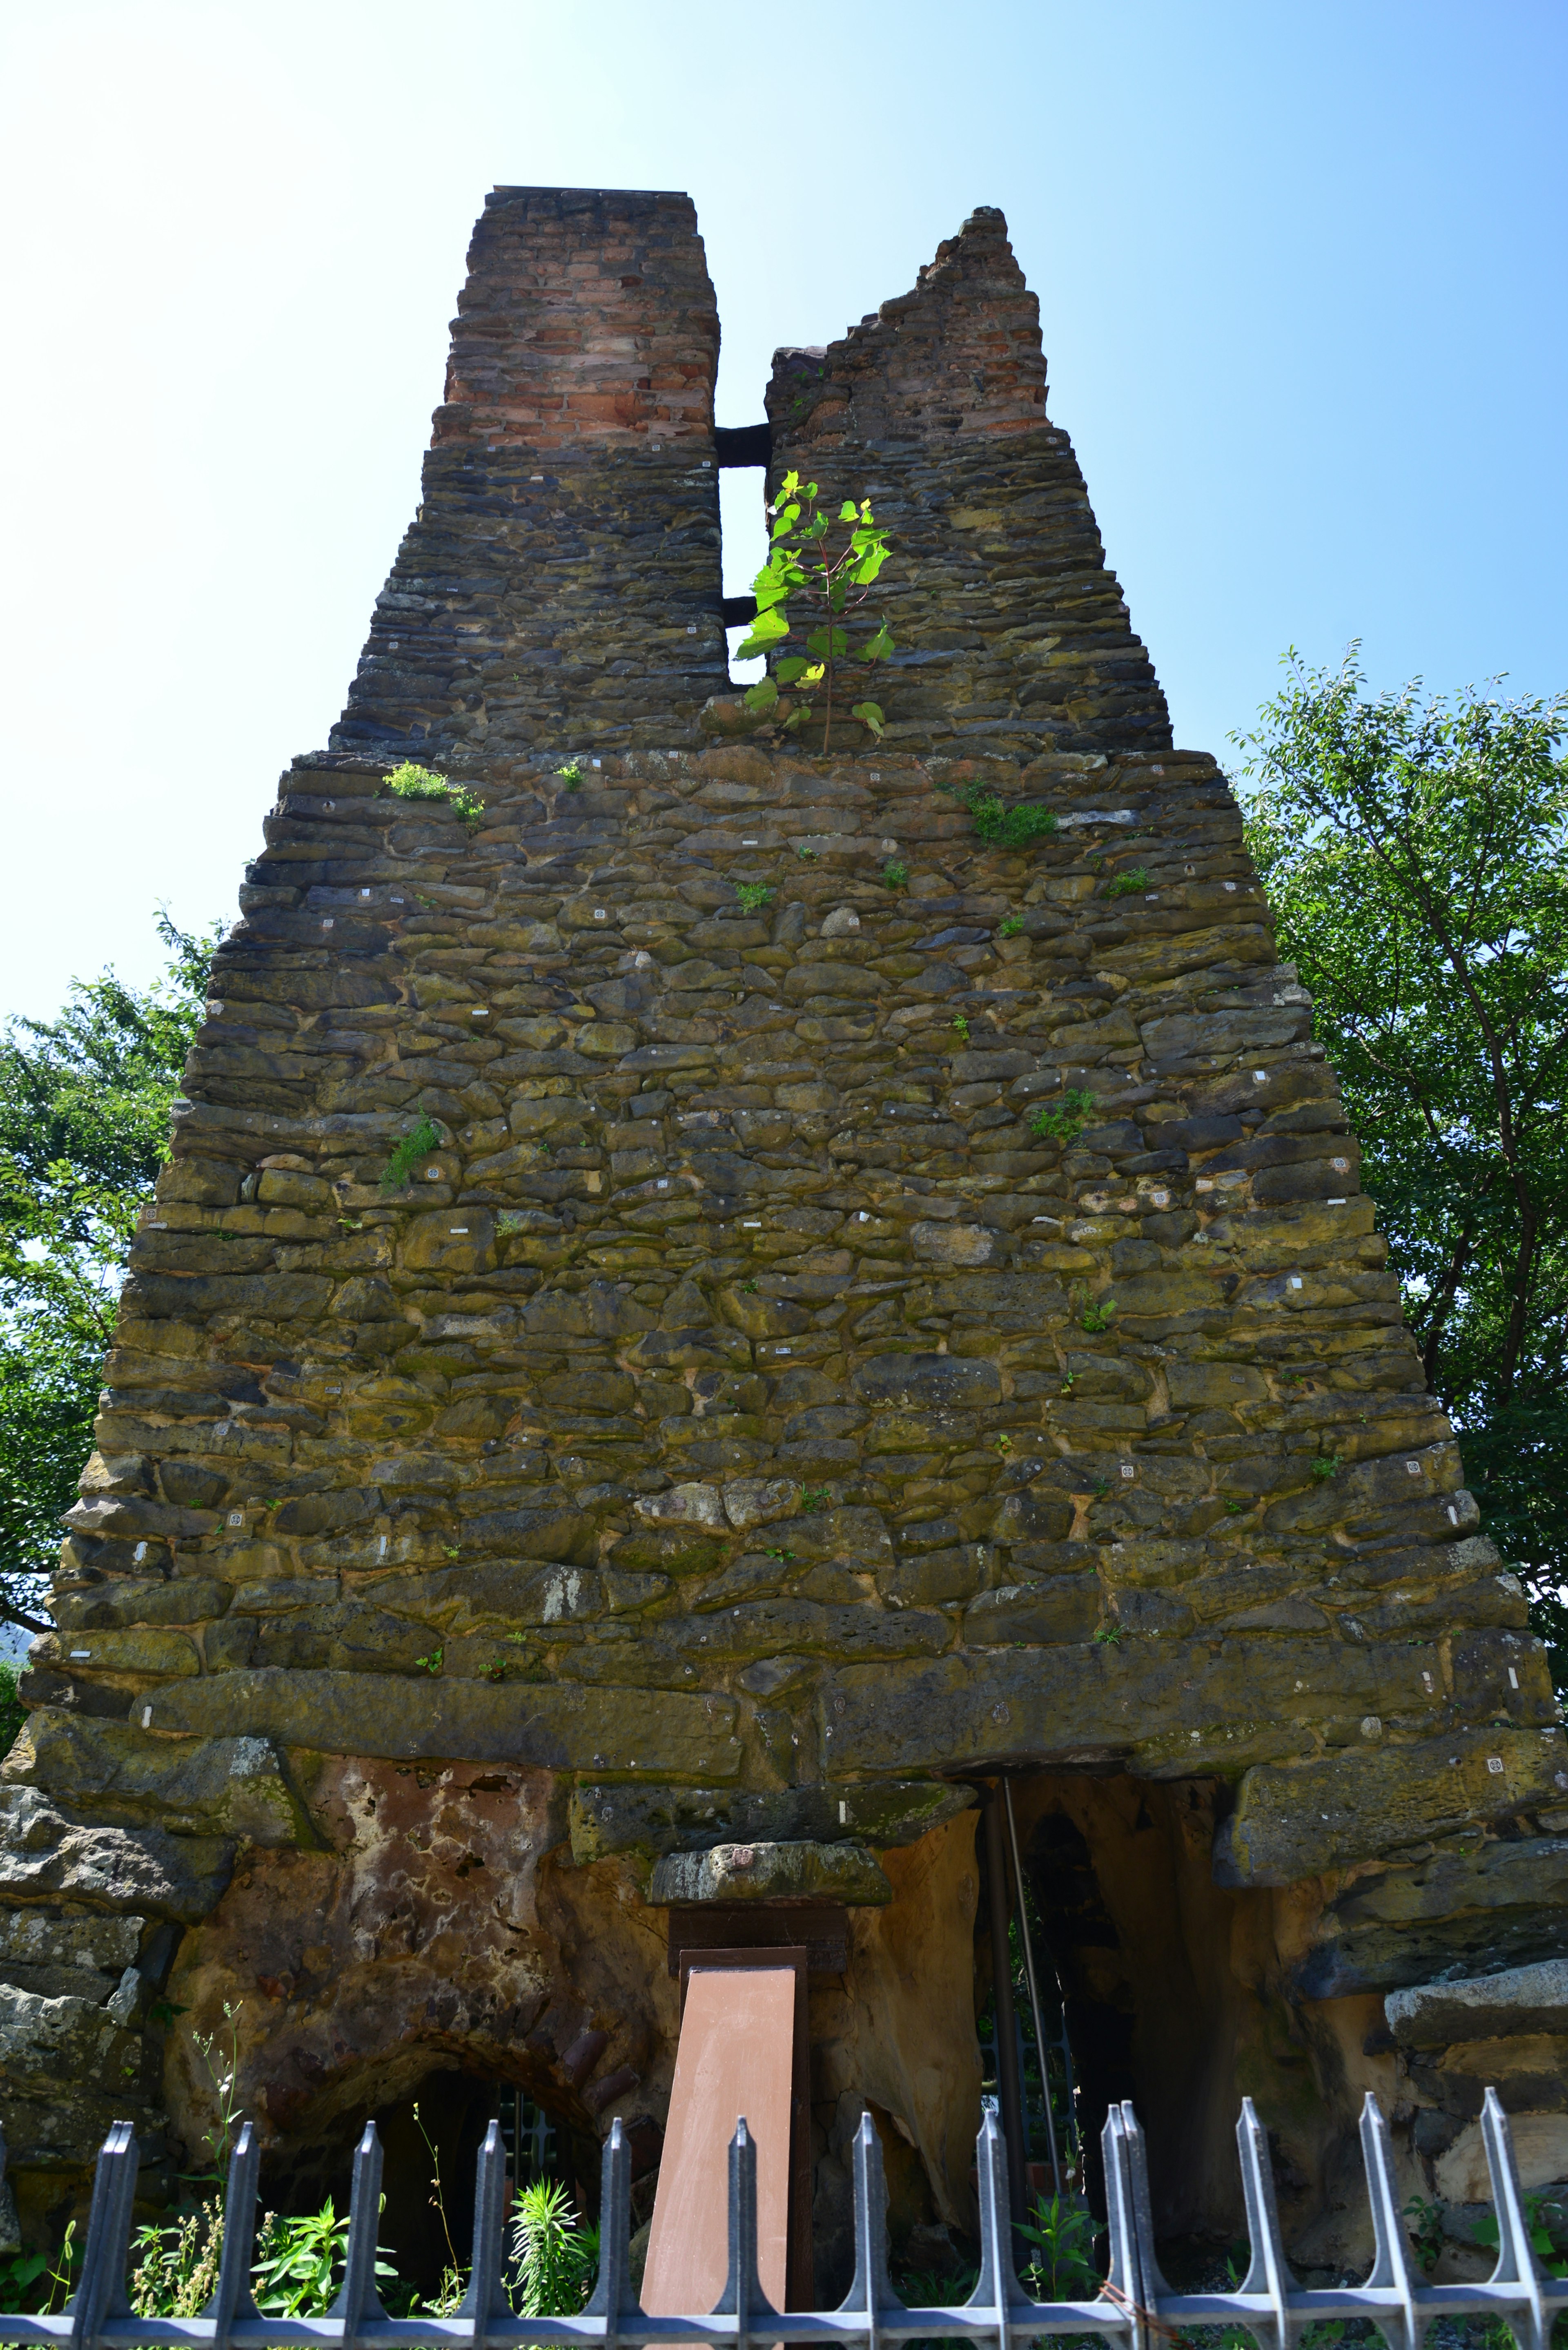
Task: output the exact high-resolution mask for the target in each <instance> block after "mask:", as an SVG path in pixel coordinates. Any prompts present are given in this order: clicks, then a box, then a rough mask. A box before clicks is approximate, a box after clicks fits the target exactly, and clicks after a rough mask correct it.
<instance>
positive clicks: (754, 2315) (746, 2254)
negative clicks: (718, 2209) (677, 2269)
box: [712, 2116, 779, 2350]
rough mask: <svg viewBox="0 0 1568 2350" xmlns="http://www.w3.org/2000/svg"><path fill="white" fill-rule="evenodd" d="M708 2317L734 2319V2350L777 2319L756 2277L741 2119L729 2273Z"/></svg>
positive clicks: (750, 2174) (751, 2187) (747, 2142)
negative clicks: (718, 2300)
mask: <svg viewBox="0 0 1568 2350" xmlns="http://www.w3.org/2000/svg"><path fill="white" fill-rule="evenodd" d="M712 2314H713V2315H714V2316H715V2317H732V2318H733V2319H734V2321H735V2333H734V2345H735V2350H751V2342H752V2335H753V2333H754V2332H755V2330H756V2328H757V2327H758V2325H759V2324H764V2323H765V2322H766V2320H767V2319H769V2318H772V2319H773V2320H774V2324H775V2325H776V2324H777V2321H778V2316H779V2313H778V2311H777V2310H776V2309H775V2308H774V2305H773V2303H772V2302H771V2301H769V2299H768V2297H767V2295H766V2293H764V2292H763V2288H762V2283H761V2281H760V2279H759V2278H758V2275H757V2148H756V2141H755V2139H754V2138H753V2137H752V2134H751V2132H750V2131H749V2130H748V2129H747V2127H746V2125H745V2120H744V2117H743V2116H742V2119H741V2120H739V2121H738V2122H737V2123H736V2124H735V2135H734V2137H732V2139H731V2140H730V2272H729V2275H728V2276H727V2277H726V2278H725V2280H724V2291H723V2293H722V2296H721V2298H720V2302H719V2305H718V2307H717V2308H716V2309H715V2310H714V2311H713V2312H712ZM773 2339H774V2334H773V2333H772V2332H771V2331H770V2332H769V2334H768V2340H769V2342H770V2343H771V2342H772V2341H773Z"/></svg>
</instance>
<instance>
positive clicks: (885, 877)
mask: <svg viewBox="0 0 1568 2350" xmlns="http://www.w3.org/2000/svg"><path fill="white" fill-rule="evenodd" d="M880 878H881V882H882V887H883V889H908V888H909V867H908V866H907V865H906V864H905V862H904V860H903V858H901V857H889V858H888V862H887V864H886V865H884V867H883V868H882V872H881V877H880Z"/></svg>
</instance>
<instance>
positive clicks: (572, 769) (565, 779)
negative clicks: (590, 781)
mask: <svg viewBox="0 0 1568 2350" xmlns="http://www.w3.org/2000/svg"><path fill="white" fill-rule="evenodd" d="M582 780H583V770H582V766H581V764H580V763H579V762H578V761H577V760H576V759H568V760H567V762H566V765H565V766H564V767H557V768H556V781H557V782H558V783H563V784H565V785H566V789H567V790H568V791H569V792H575V791H576V790H577V789H578V788H579V786H580V785H581V783H582Z"/></svg>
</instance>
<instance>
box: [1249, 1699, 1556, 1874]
mask: <svg viewBox="0 0 1568 2350" xmlns="http://www.w3.org/2000/svg"><path fill="white" fill-rule="evenodd" d="M1564 1792H1568V1751H1565V1749H1564V1745H1563V1732H1562V1731H1561V1730H1552V1731H1545V1732H1542V1731H1527V1730H1482V1731H1474V1730H1466V1731H1451V1732H1449V1734H1447V1735H1446V1736H1443V1737H1440V1738H1427V1739H1421V1740H1418V1741H1417V1742H1416V1743H1414V1744H1412V1745H1408V1746H1394V1745H1388V1744H1383V1745H1379V1746H1376V1747H1374V1748H1363V1749H1362V1750H1361V1751H1359V1752H1355V1751H1347V1752H1344V1753H1341V1754H1337V1755H1333V1756H1330V1757H1328V1758H1327V1759H1325V1760H1324V1761H1323V1762H1320V1763H1302V1764H1298V1765H1297V1766H1296V1767H1295V1768H1293V1769H1274V1768H1268V1767H1265V1768H1262V1769H1259V1770H1255V1771H1250V1772H1249V1773H1247V1775H1246V1777H1245V1778H1244V1779H1243V1780H1242V1782H1241V1787H1240V1789H1239V1791H1238V1794H1237V1802H1236V1809H1235V1811H1234V1813H1233V1814H1231V1818H1230V1819H1229V1820H1227V1821H1226V1823H1225V1825H1224V1827H1223V1828H1222V1829H1221V1831H1220V1835H1219V1837H1218V1838H1217V1840H1216V1844H1215V1852H1214V1874H1215V1877H1216V1880H1217V1882H1219V1883H1220V1884H1221V1885H1289V1884H1292V1883H1293V1882H1294V1880H1295V1879H1296V1878H1298V1877H1311V1876H1314V1875H1315V1874H1317V1873H1318V1872H1319V1871H1320V1870H1323V1869H1326V1868H1335V1867H1344V1866H1346V1865H1347V1864H1349V1863H1350V1862H1352V1861H1354V1860H1356V1859H1362V1858H1365V1857H1366V1856H1369V1855H1370V1854H1373V1853H1377V1852H1388V1851H1391V1850H1393V1849H1395V1848H1397V1846H1399V1845H1401V1844H1414V1843H1417V1842H1418V1841H1419V1840H1420V1839H1421V1838H1423V1837H1425V1836H1427V1835H1442V1834H1444V1833H1446V1832H1449V1831H1451V1830H1452V1829H1454V1828H1457V1827H1459V1826H1460V1825H1463V1823H1464V1822H1465V1821H1466V1820H1469V1819H1496V1818H1500V1817H1502V1816H1504V1815H1506V1814H1509V1813H1511V1812H1516V1811H1520V1810H1523V1809H1525V1808H1528V1807H1532V1806H1533V1805H1535V1804H1542V1803H1546V1804H1550V1803H1552V1802H1553V1801H1555V1800H1559V1799H1560V1798H1561V1796H1562V1794H1563V1793H1564Z"/></svg>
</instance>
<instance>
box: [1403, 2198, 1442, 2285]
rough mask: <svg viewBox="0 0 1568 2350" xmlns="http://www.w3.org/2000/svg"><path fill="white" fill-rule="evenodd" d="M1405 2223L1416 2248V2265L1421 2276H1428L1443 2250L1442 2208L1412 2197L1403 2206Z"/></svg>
mask: <svg viewBox="0 0 1568 2350" xmlns="http://www.w3.org/2000/svg"><path fill="white" fill-rule="evenodd" d="M1405 2223H1406V2225H1407V2228H1408V2229H1409V2230H1410V2241H1411V2242H1412V2243H1413V2244H1414V2245H1415V2247H1416V2262H1417V2267H1418V2268H1420V2270H1421V2271H1422V2272H1423V2274H1425V2275H1427V2276H1430V2275H1431V2273H1432V2271H1433V2270H1434V2269H1435V2268H1436V2267H1437V2265H1438V2254H1439V2252H1440V2251H1442V2249H1443V2207H1442V2205H1441V2204H1440V2203H1428V2202H1426V2201H1425V2200H1424V2199H1422V2197H1420V2196H1419V2195H1412V2196H1411V2198H1410V2199H1409V2201H1408V2202H1407V2204H1406V2206H1405Z"/></svg>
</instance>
